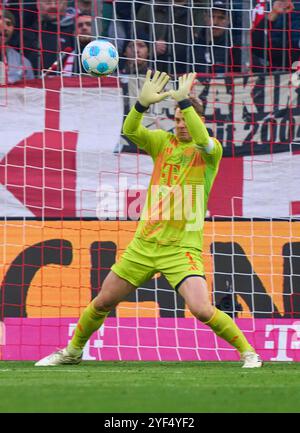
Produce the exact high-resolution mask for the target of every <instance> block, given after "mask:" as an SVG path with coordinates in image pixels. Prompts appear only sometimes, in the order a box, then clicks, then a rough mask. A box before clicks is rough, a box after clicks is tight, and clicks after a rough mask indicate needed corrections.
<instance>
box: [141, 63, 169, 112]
mask: <svg viewBox="0 0 300 433" xmlns="http://www.w3.org/2000/svg"><path fill="white" fill-rule="evenodd" d="M151 73H152V71H151V69H148V71H147V74H146V79H145V82H144V85H143V87H142V90H141V93H140V95H139V98H138V99H139V102H140V103H141V104H142V105H143V106H144V107H149V105H151V104H155V103H156V102H159V101H162V100H163V99H165V98H167V97H168V96H169V92H164V93H160V92H161V91H162V90H163V89H164V88H165V86H166V84H167V82H168V81H169V79H170V77H169V76H168V75H167V74H166V72H159V71H156V72H155V74H154V75H153V78H152V80H151Z"/></svg>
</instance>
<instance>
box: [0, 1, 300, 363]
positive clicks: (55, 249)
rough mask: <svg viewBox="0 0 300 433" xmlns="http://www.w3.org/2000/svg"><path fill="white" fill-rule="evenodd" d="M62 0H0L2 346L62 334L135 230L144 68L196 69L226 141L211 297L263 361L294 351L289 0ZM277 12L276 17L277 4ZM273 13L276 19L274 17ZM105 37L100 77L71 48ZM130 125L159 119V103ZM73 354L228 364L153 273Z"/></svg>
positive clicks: (25, 347)
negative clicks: (112, 57) (278, 4)
mask: <svg viewBox="0 0 300 433" xmlns="http://www.w3.org/2000/svg"><path fill="white" fill-rule="evenodd" d="M293 6H294V7H293V8H290V10H288V11H286V12H285V13H284V14H277V16H276V11H275V12H274V10H273V6H272V4H271V2H269V1H253V2H252V1H248V0H240V1H208V0H199V1H196V0H194V1H193V0H186V1H183V0H182V1H164V0H160V1H152V0H149V1H146V0H145V1H130V2H128V1H117V0H115V1H103V0H99V1H97V0H95V1H92V2H89V1H84V0H83V1H80V0H74V1H67V0H57V1H48V0H36V1H27V0H23V1H21V0H20V1H16V0H15V1H10V0H6V1H3V0H2V2H1V5H0V50H1V51H0V53H1V62H0V113H1V115H0V137H1V141H0V143H1V147H0V153H1V159H0V204H1V206H0V209H1V215H0V216H1V221H0V244H1V248H0V252H1V261H0V278H1V289H0V294H1V296H0V300H1V307H0V314H1V317H0V357H1V359H4V360H36V359H39V358H41V357H43V356H46V355H47V354H49V353H50V352H51V351H53V350H55V349H56V348H57V347H64V346H66V344H67V343H68V341H69V340H70V338H71V336H72V333H73V331H74V328H75V326H76V322H77V320H78V318H79V316H80V313H81V312H82V311H83V309H84V308H85V307H86V305H87V304H88V303H89V302H90V301H91V299H93V298H94V297H95V296H96V295H97V293H98V291H99V290H101V287H102V285H103V281H104V279H105V277H106V276H107V274H108V273H109V271H110V267H111V266H112V264H113V263H114V262H115V261H116V260H117V259H118V258H119V257H120V255H121V254H122V252H123V251H124V250H125V248H126V247H127V245H128V244H129V242H130V241H131V240H132V238H133V236H134V233H135V230H136V228H137V224H138V220H139V217H140V213H141V210H142V207H143V203H144V200H145V195H146V191H147V187H148V184H149V181H150V178H151V173H152V168H153V163H152V159H151V157H150V156H148V155H147V154H146V153H145V152H143V151H140V150H138V149H137V148H136V146H135V145H134V144H133V143H132V142H130V140H128V139H126V137H124V136H123V135H122V132H121V131H122V124H123V121H124V117H125V116H126V114H127V113H128V112H129V110H130V108H131V107H132V106H133V105H134V103H135V101H136V98H137V95H138V92H139V90H140V88H141V86H142V84H143V81H144V77H145V72H146V70H147V68H151V69H153V70H156V69H158V70H162V71H166V72H168V73H169V74H170V76H171V80H170V82H169V84H168V88H172V87H173V86H176V84H177V81H178V77H179V76H180V75H181V74H183V73H185V72H191V71H195V72H197V79H196V81H195V84H194V87H193V90H192V93H193V94H194V95H195V96H198V97H199V98H200V99H201V100H202V101H203V103H204V107H205V121H206V125H207V128H208V130H209V133H210V135H214V136H215V137H217V138H218V139H219V141H220V142H221V144H222V146H223V158H222V161H221V165H220V170H219V173H218V175H217V178H216V180H215V183H214V186H213V189H212V192H211V196H210V200H209V203H208V211H207V215H206V222H205V226H204V245H203V257H204V263H205V272H206V278H207V283H208V287H209V291H210V296H211V299H212V301H213V303H214V304H215V305H217V306H218V308H220V309H221V310H223V311H225V312H226V313H227V314H229V315H230V316H232V317H233V318H234V319H235V320H236V322H237V323H238V325H239V326H240V328H241V329H242V330H243V331H244V332H245V334H246V336H247V338H248V339H249V341H250V343H251V344H252V345H253V346H254V347H255V348H256V350H257V351H258V352H259V353H260V354H261V355H262V357H263V359H265V360H274V361H299V360H300V224H299V216H300V189H299V185H300V147H299V143H300V117H299V116H300V108H299V89H298V84H297V80H298V75H297V74H298V73H297V65H298V57H299V53H298V50H299V48H298V46H296V44H295V43H294V41H295V40H296V37H297V32H298V33H299V30H297V29H299V28H300V27H297V25H296V24H297V23H298V20H300V2H297V1H295V2H293ZM274 14H275V15H274ZM270 17H272V19H273V18H274V17H275V19H274V21H271V19H270ZM99 37H102V38H104V39H106V40H109V41H111V42H112V43H113V44H114V45H115V46H116V47H117V48H118V51H119V56H120V62H119V66H118V69H117V70H116V72H115V73H114V74H113V75H111V76H109V77H102V78H101V79H100V78H94V77H91V76H88V74H86V73H85V72H84V71H83V69H82V66H81V61H80V55H81V53H82V50H83V48H84V46H85V44H86V43H87V41H90V40H94V39H97V38H99ZM143 123H144V125H145V126H147V127H148V128H149V129H156V128H162V129H165V130H168V131H173V130H174V103H173V101H172V100H171V99H166V100H164V101H162V102H161V103H159V104H156V105H154V106H151V109H150V110H149V111H147V112H146V113H145V115H144V120H143ZM84 359H85V360H163V361H164V360H180V361H185V360H238V359H239V358H238V354H237V353H236V351H235V350H234V349H232V347H231V346H229V345H228V344H227V343H225V342H224V341H222V340H221V339H219V338H217V337H216V336H215V335H214V334H213V333H212V331H211V330H210V329H209V328H208V327H207V326H205V325H203V324H202V323H201V322H199V321H197V320H196V319H195V318H194V317H193V316H192V315H191V313H190V312H189V311H188V309H187V308H186V306H185V304H184V301H183V299H182V298H181V297H180V295H178V294H177V293H176V292H175V291H174V289H173V288H172V287H171V286H170V284H169V282H168V281H167V279H166V278H165V277H164V275H163V274H159V273H158V274H156V275H155V276H154V278H152V279H151V280H149V281H145V283H144V284H143V286H142V287H139V288H138V289H137V290H136V292H135V293H133V294H132V295H130V296H129V297H128V298H126V299H124V301H123V302H121V303H120V304H119V305H118V306H117V308H116V309H114V310H113V311H112V312H111V313H110V315H109V317H108V318H107V320H106V321H105V324H104V325H103V326H102V327H101V328H100V329H99V331H98V332H95V333H94V334H93V336H92V337H91V339H90V340H89V342H88V344H87V345H86V347H85V350H84Z"/></svg>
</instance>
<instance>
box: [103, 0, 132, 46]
mask: <svg viewBox="0 0 300 433" xmlns="http://www.w3.org/2000/svg"><path fill="white" fill-rule="evenodd" d="M113 3H114V7H113V9H112V16H111V20H110V21H109V24H108V30H107V36H108V38H110V39H112V43H113V44H114V45H116V46H117V48H118V52H119V53H123V51H124V48H125V44H126V41H128V40H129V39H132V38H133V36H134V34H133V29H132V25H133V18H134V15H133V8H134V3H133V2H131V1H130V2H128V1H122V2H121V1H117V0H115V1H114V2H113Z"/></svg>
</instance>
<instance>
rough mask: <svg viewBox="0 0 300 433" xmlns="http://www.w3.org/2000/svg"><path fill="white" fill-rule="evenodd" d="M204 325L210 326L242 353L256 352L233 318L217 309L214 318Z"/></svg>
mask: <svg viewBox="0 0 300 433" xmlns="http://www.w3.org/2000/svg"><path fill="white" fill-rule="evenodd" d="M204 323H205V324H206V325H208V326H209V327H210V328H211V329H212V330H213V331H214V332H215V333H216V334H217V335H218V336H219V337H221V338H223V339H224V340H226V341H227V342H228V343H229V344H231V345H232V346H234V347H235V348H236V349H237V350H238V351H239V352H240V353H243V352H248V351H250V352H255V350H254V349H253V347H252V346H251V345H250V344H249V343H248V341H247V339H246V337H245V335H244V334H243V333H242V331H241V330H240V329H239V328H238V326H237V325H236V324H235V323H234V321H233V320H232V318H231V317H230V316H228V314H226V313H224V312H223V311H221V310H218V309H217V308H216V309H215V312H214V314H213V316H212V318H211V319H210V320H209V321H208V322H204Z"/></svg>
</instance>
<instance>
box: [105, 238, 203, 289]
mask: <svg viewBox="0 0 300 433" xmlns="http://www.w3.org/2000/svg"><path fill="white" fill-rule="evenodd" d="M111 270H112V271H113V272H114V273H115V274H117V275H118V276H119V277H120V278H123V279H124V280H127V281H129V282H130V283H131V284H133V285H134V286H136V287H141V286H142V284H143V283H144V282H146V281H148V280H150V279H151V278H152V277H153V275H155V274H156V273H158V272H160V273H162V274H163V275H164V276H165V277H166V279H167V280H168V282H169V283H170V285H171V286H172V287H173V288H174V289H175V290H177V289H178V288H179V286H180V284H181V283H182V282H183V280H185V279H186V278H187V277H189V276H200V277H202V278H205V277H204V266H203V259H202V252H201V250H198V249H196V248H189V247H180V246H174V245H159V244H157V243H155V242H149V241H144V240H143V239H140V238H134V239H133V240H132V241H131V242H130V244H129V245H128V247H127V249H126V250H125V252H124V254H123V255H122V257H121V258H120V260H119V261H118V262H117V263H115V264H114V265H113V266H112V267H111Z"/></svg>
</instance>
